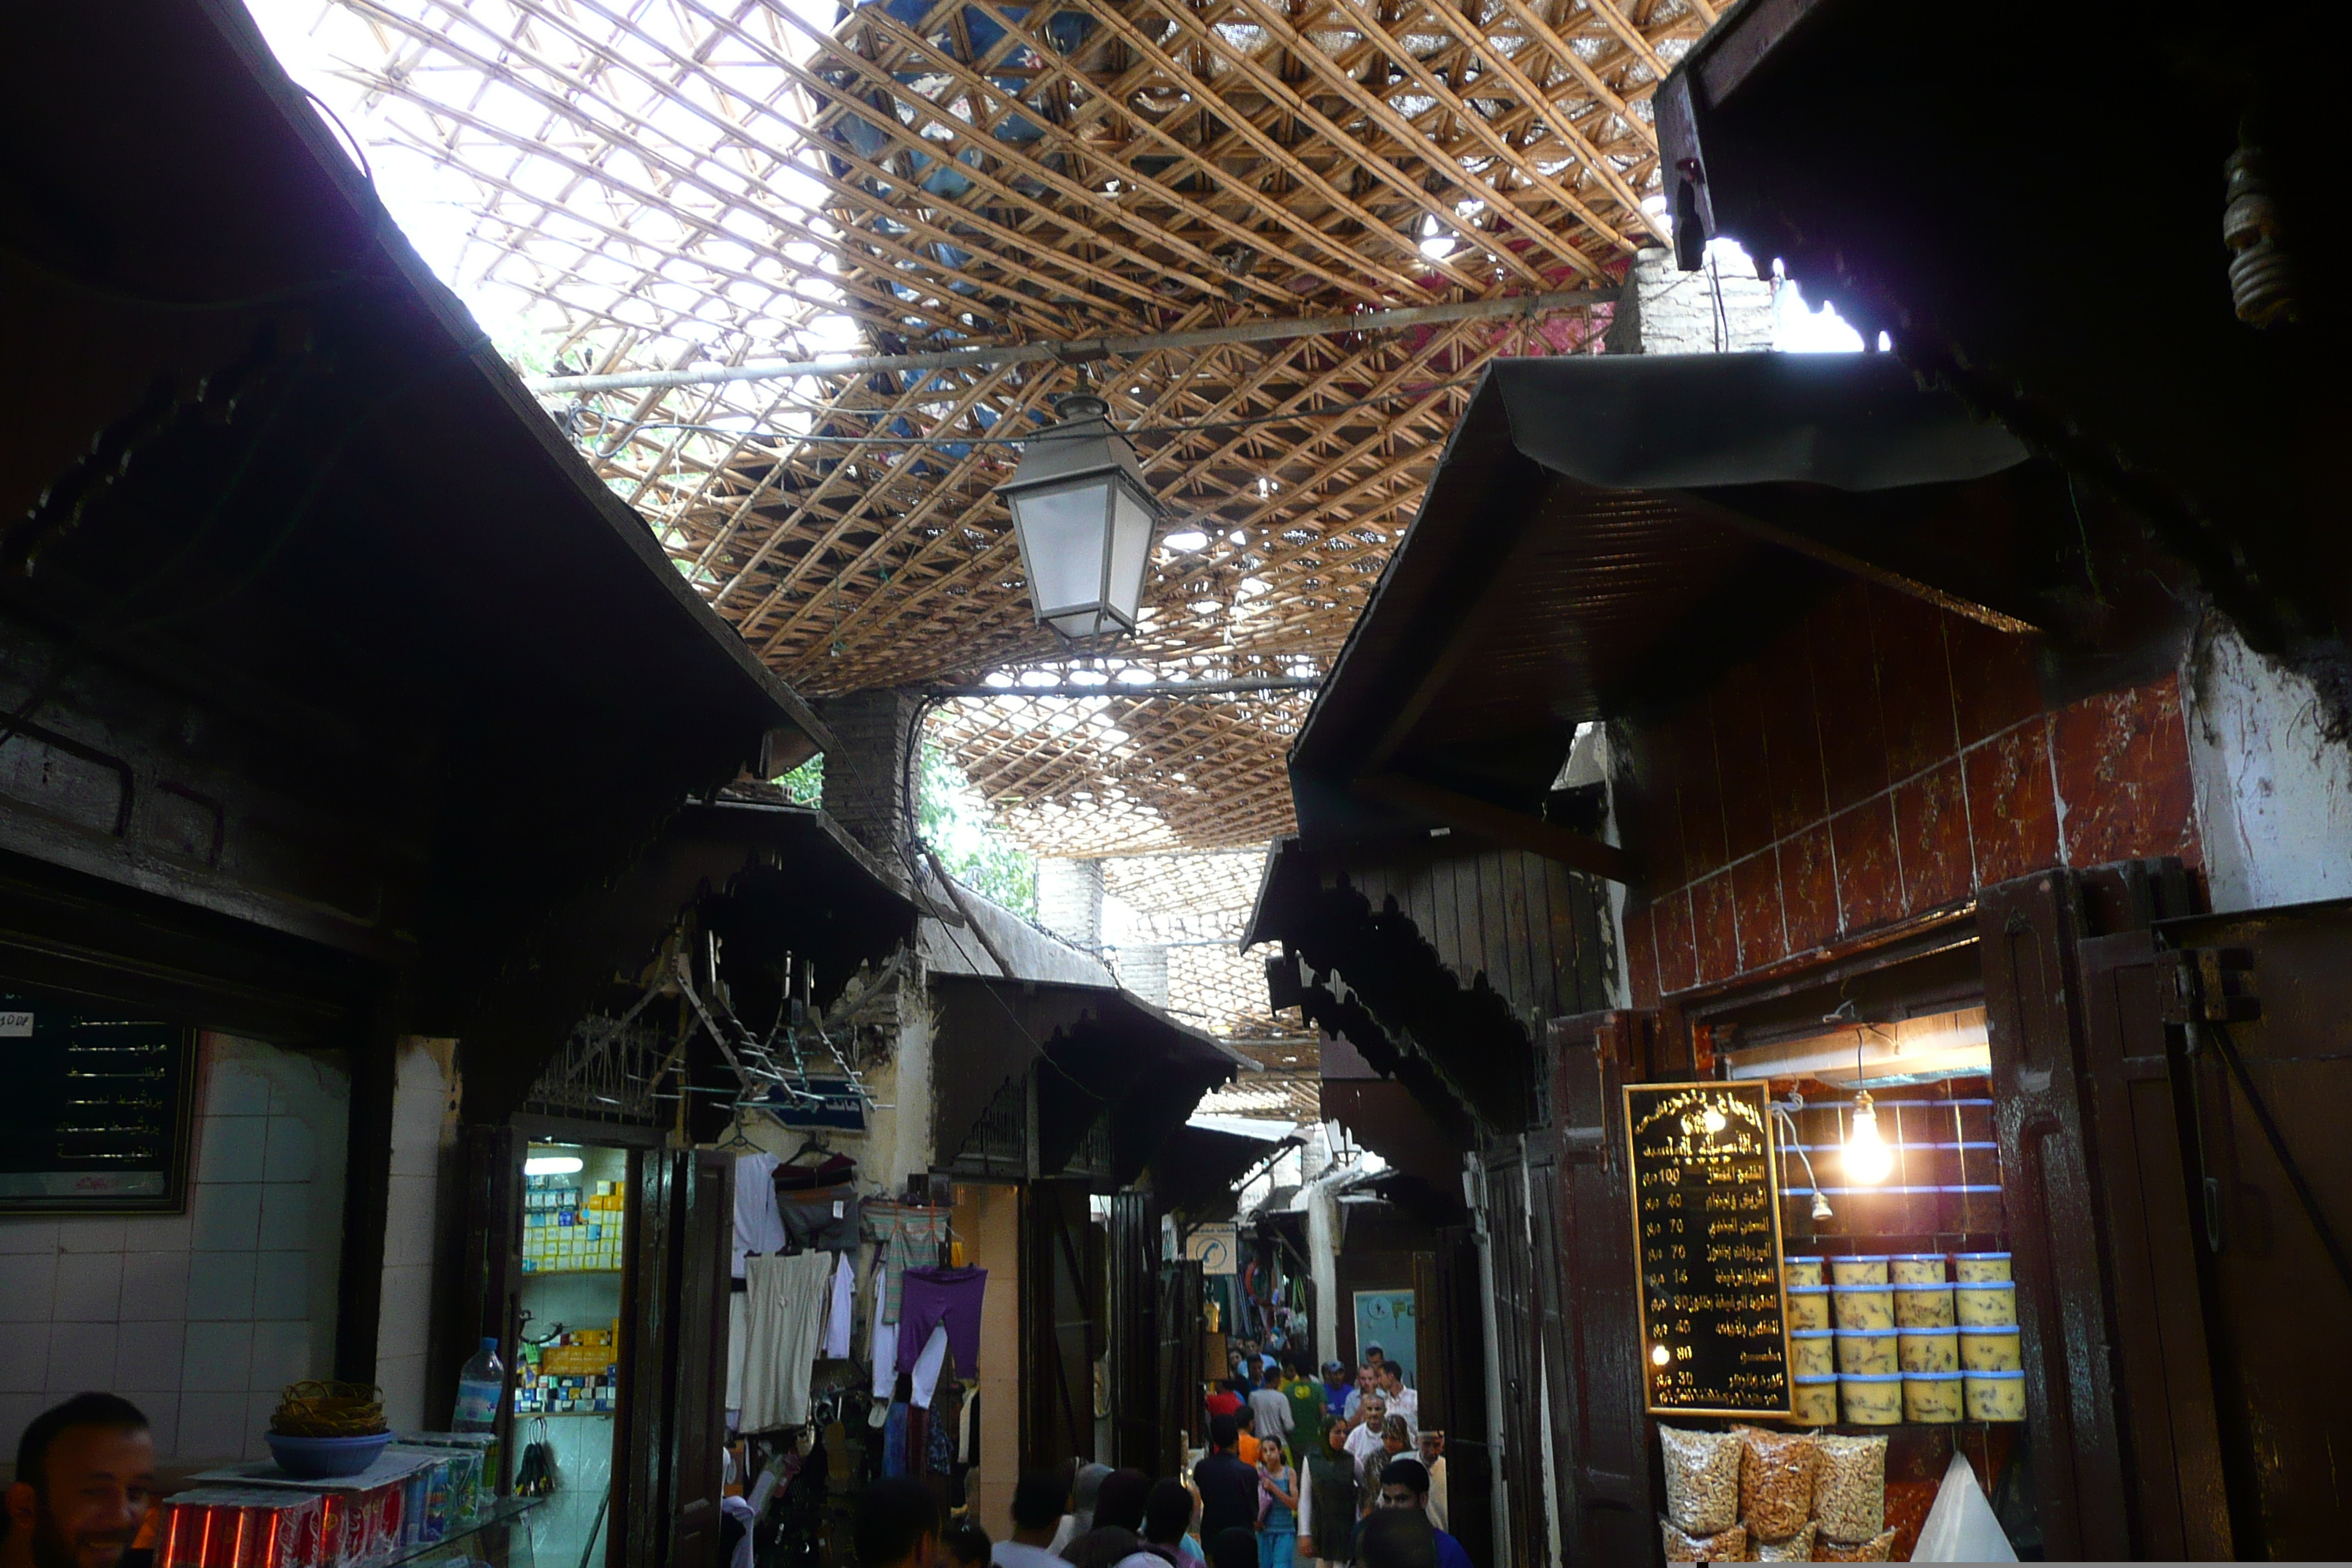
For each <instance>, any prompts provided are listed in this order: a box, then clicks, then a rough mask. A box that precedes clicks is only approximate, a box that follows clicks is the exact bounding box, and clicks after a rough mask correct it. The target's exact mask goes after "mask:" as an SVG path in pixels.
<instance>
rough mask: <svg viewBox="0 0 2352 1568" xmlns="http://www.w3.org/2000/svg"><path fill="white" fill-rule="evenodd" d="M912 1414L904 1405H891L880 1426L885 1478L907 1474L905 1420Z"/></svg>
mask: <svg viewBox="0 0 2352 1568" xmlns="http://www.w3.org/2000/svg"><path fill="white" fill-rule="evenodd" d="M912 1414H913V1413H912V1412H911V1411H909V1410H908V1408H907V1407H906V1406H905V1405H892V1406H890V1414H889V1416H888V1417H887V1419H886V1420H885V1421H884V1422H883V1424H882V1473H883V1474H884V1475H886V1476H903V1475H905V1474H906V1473H907V1418H908V1415H912Z"/></svg>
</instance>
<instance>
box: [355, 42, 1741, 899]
mask: <svg viewBox="0 0 2352 1568" xmlns="http://www.w3.org/2000/svg"><path fill="white" fill-rule="evenodd" d="M1717 9H1718V7H1717V6H1716V5H1711V4H1708V3H1707V0H1382V3H1381V4H1377V5H1367V4H1356V3H1353V0H1297V3H1291V4H1279V5H1277V4H1270V3H1267V0H1197V3H1191V4H1186V3H1180V0H1128V3H1123V4H1114V5H1100V4H1097V5H1086V6H1073V7H1068V8H1063V9H1050V8H1048V7H1045V6H1029V5H1000V4H995V3H992V0H945V3H940V4H931V3H929V0H883V3H879V4H871V5H858V6H856V7H854V8H846V9H844V10H842V11H840V12H838V13H837V14H836V13H835V12H833V11H831V10H830V9H829V8H828V9H825V10H823V11H817V10H811V9H796V8H795V7H794V6H793V5H791V4H789V3H787V0H330V4H329V5H328V6H327V14H328V19H329V20H330V21H331V22H336V23H339V24H340V26H339V30H338V32H337V34H336V37H337V53H338V55H339V58H341V61H342V64H343V68H344V69H345V70H346V72H347V74H349V75H350V76H351V77H352V79H354V80H355V81H357V82H358V83H359V84H360V85H361V86H362V87H363V88H364V89H366V90H367V92H368V94H369V102H370V108H369V112H368V114H367V117H366V121H367V122H366V124H365V125H364V127H362V131H361V134H362V139H363V140H366V141H369V142H375V143H377V144H385V143H395V144H398V145H400V146H402V147H404V148H406V149H408V150H410V151H411V152H414V153H423V154H424V155H425V156H426V157H428V158H430V159H432V160H434V161H436V162H438V163H445V164H446V165H449V166H450V167H452V168H454V169H456V170H457V171H459V172H460V173H462V174H464V175H465V176H467V179H469V180H470V182H471V187H472V189H473V190H474V191H476V192H477V193H478V208H477V209H476V211H475V213H474V216H472V219H471V224H470V229H469V236H470V242H471V244H472V245H473V246H474V247H477V249H476V251H475V255H474V261H473V265H475V266H477V267H480V268H486V269H487V272H488V275H490V276H492V277H494V278H495V279H498V280H499V281H501V282H503V283H505V284H508V285H510V286H512V287H514V288H516V289H521V290H523V291H525V292H526V293H528V294H530V296H532V297H534V299H535V300H539V301H541V302H542V303H543V305H544V306H545V307H546V311H545V313H546V314H547V316H548V317H549V319H550V320H551V321H554V322H556V323H558V326H557V329H556V330H555V331H554V332H553V334H552V337H551V342H549V344H548V345H547V346H546V350H545V353H544V355H543V358H541V359H540V360H539V361H538V363H534V364H533V366H532V367H531V368H534V369H538V370H541V371H544V370H549V369H557V370H570V371H579V372H592V371H593V372H604V371H614V370H626V369H646V368H658V369H674V368H678V367H682V366H688V365H694V364H700V363H719V364H725V363H741V362H743V361H746V360H751V359H766V358H778V357H786V358H802V357H814V356H816V355H819V354H822V353H834V354H839V353H900V352H914V351H929V350H937V349H950V348H968V347H972V346H976V345H982V344H991V343H998V342H1035V341H1052V342H1067V341H1073V340H1083V339H1087V338H1092V337H1097V336H1102V335H1117V334H1160V333H1167V332H1173V331H1185V330H1189V329H1193V328H1199V327H1210V326H1222V325H1227V324H1232V323H1234V322H1239V321H1248V320H1252V319H1257V318H1275V319H1282V318H1295V317H1298V316H1312V315H1328V314H1332V313H1338V312H1342V311H1349V310H1358V309H1380V308H1384V307H1396V306H1400V305H1415V304H1423V303H1433V302H1439V301H1447V300H1485V299H1494V298H1500V297H1508V296H1514V295H1522V294H1532V293H1537V292H1542V291H1546V290H1557V289H1577V288H1582V287H1588V286H1592V285H1595V284H1605V283H1606V282H1608V281H1609V280H1610V279H1612V277H1613V276H1614V275H1615V274H1616V273H1617V272H1619V271H1622V264H1623V261H1624V258H1626V257H1627V256H1629V255H1630V254H1631V252H1632V250H1633V248H1634V247H1636V246H1637V245H1642V244H1648V243H1653V242H1654V241H1653V239H1652V235H1653V234H1654V232H1656V230H1655V227H1654V225H1655V223H1656V221H1657V220H1654V219H1653V218H1652V217H1649V216H1645V215H1644V214H1643V210H1642V207H1641V202H1642V199H1643V196H1644V195H1649V194H1651V193H1653V192H1654V191H1655V190H1656V189H1657V186H1658V181H1657V172H1656V167H1655V165H1656V158H1657V152H1656V139H1655V135H1654V132H1653V129H1652V126H1651V122H1650V104H1649V95H1650V93H1651V91H1652V89H1654V86H1655V84H1656V82H1657V80H1658V79H1659V78H1660V77H1661V76H1662V75H1663V74H1664V71H1665V69H1667V68H1669V67H1670V66H1671V63H1672V62H1673V60H1675V58H1679V56H1680V55H1681V53H1682V52H1683V50H1685V48H1686V47H1688V45H1689V43H1690V42H1691V41H1692V40H1693V39H1694V38H1696V37H1697V36H1698V34H1699V33H1700V32H1701V31H1702V30H1703V29H1704V28H1705V27H1706V26H1707V25H1708V24H1709V23H1710V22H1712V21H1713V20H1714V18H1715V15H1716V13H1717ZM815 16H822V18H823V19H822V20H813V19H812V17H815ZM354 19H356V21H357V22H358V23H360V24H362V25H360V26H352V22H353V21H354ZM1606 315H1607V311H1606V308H1605V307H1602V308H1599V309H1597V310H1575V311H1570V312H1563V313H1557V314H1552V315H1549V316H1546V317H1541V318H1528V317H1525V316H1511V317H1501V318H1493V319H1488V320H1483V321H1461V322H1455V323H1452V324H1449V325H1444V326H1437V327H1424V328H1421V329H1416V330H1413V331H1402V332H1387V333H1364V334H1357V335H1353V336H1336V337H1333V336H1325V337H1307V338H1295V339H1289V340H1277V341H1270V342H1260V343H1254V344H1245V345H1224V346H1221V347H1216V348H1210V349H1197V348H1196V349H1183V350H1178V349H1162V350H1159V351H1156V352H1152V353H1141V354H1137V355H1134V356H1129V357H1120V358H1113V359H1103V360H1097V361H1095V362H1092V363H1060V362H1047V363H1042V364H1032V365H1023V366H1013V367H994V368H982V369H965V370H959V371H948V372H939V371H933V372H922V373H895V374H860V375H854V376H849V375H845V376H835V377H832V378H829V379H799V380H792V381H761V382H743V383H733V384H725V385H717V386H698V387H691V388H681V389H674V390H670V391H666V392H654V393H641V392H622V393H606V394H600V395H591V396H586V397H571V398H567V397H563V396H554V397H551V399H550V408H551V413H552V414H553V415H554V416H556V417H558V418H559V419H561V420H562V421H563V422H564V423H565V425H566V426H567V427H568V428H569V429H570V430H571V431H572V434H573V436H574V437H575V438H576V439H578V440H579V442H580V443H581V444H582V446H583V448H585V449H586V450H587V451H588V452H589V453H590V454H591V455H592V456H593V458H594V460H595V461H596V462H597V464H598V465H599V467H600V468H602V470H603V471H604V474H605V475H606V477H607V479H608V480H609V482H610V483H611V484H612V485H613V486H614V488H615V489H617V490H618V491H619V492H620V493H621V494H622V495H624V496H625V497H626V498H627V499H628V500H630V501H631V502H632V503H633V504H634V505H635V506H636V507H637V508H638V509H639V510H641V511H642V512H643V513H644V514H645V515H646V518H647V520H648V521H650V522H651V524H652V525H653V527H654V528H655V530H656V532H657V534H658V535H659V536H660V537H661V539H662V540H663V542H664V543H665V545H666V547H667V550H668V552H669V553H670V555H671V556H672V558H673V559H674V560H675V561H676V562H677V565H678V567H679V569H680V570H681V571H682V572H684V573H686V574H688V576H689V578H690V579H691V580H692V581H693V582H694V583H695V584H697V585H698V587H700V588H701V589H702V591H703V592H704V593H706V594H707V595H709V599H710V602H711V603H712V604H713V605H715V606H716V607H717V609H718V610H719V613H720V614H721V615H722V616H725V617H726V618H728V619H729V620H730V621H731V622H733V623H734V624H735V625H736V626H738V627H740V629H741V631H742V634H743V636H744V637H745V638H746V639H747V640H748V641H749V642H750V643H751V646H752V647H754V648H756V649H757V650H758V651H759V652H760V654H761V657H762V658H765V659H766V660H767V661H768V662H769V663H770V664H772V666H773V667H774V668H776V669H777V670H778V671H780V672H781V673H782V674H783V675H784V676H785V677H787V678H788V679H790V680H792V681H793V683H794V684H795V685H796V686H798V687H799V688H800V689H803V691H806V692H809V693H812V694H814V695H820V696H821V695H824V694H828V693H833V692H840V691H846V690H853V689H860V688H864V687H869V686H876V685H885V684H889V685H898V684H910V683H920V682H929V681H935V680H953V681H970V680H972V679H976V678H978V677H980V676H982V675H983V674H985V673H987V672H989V671H994V670H1003V669H1006V668H1013V667H1024V668H1049V669H1053V670H1055V671H1057V672H1062V673H1067V672H1068V671H1070V670H1072V669H1074V668H1096V669H1099V670H1100V671H1102V672H1103V673H1104V674H1106V675H1107V676H1115V675H1117V674H1118V672H1120V671H1121V670H1128V671H1140V672H1142V673H1143V675H1144V676H1146V677H1148V678H1150V679H1165V678H1167V677H1168V676H1170V675H1171V674H1175V675H1178V676H1180V677H1181V678H1185V679H1234V678H1246V677H1251V676H1255V675H1262V674H1268V673H1276V674H1284V675H1292V674H1297V673H1301V672H1306V673H1312V672H1314V671H1316V670H1318V669H1320V668H1325V667H1326V666H1327V665H1328V660H1329V658H1330V657H1331V655H1332V654H1333V653H1334V652H1335V651H1336V649H1337V648H1338V647H1339V642H1340V640H1341V639H1342V638H1343V637H1345V635H1346V633H1347V630H1348V628H1349V626H1350V625H1351V624H1352V623H1353V621H1354V619H1355V617H1356V615H1357V613H1358V612H1359V610H1360V609H1361V607H1362V605H1363V604H1364V602H1365V599H1366V596H1367V595H1368V593H1369V591H1370V586H1371V584H1372V583H1373V581H1374V580H1375V578H1376V577H1377V575H1378V574H1379V572H1380V569H1381V565H1382V563H1384V562H1385V561H1386V560H1387V558H1388V554H1389V552H1390V551H1391V548H1392V547H1393V546H1394V544H1395V542H1396V541H1397V538H1398V536H1399V534H1400V533H1401V531H1402V530H1403V529H1404V527H1405V526H1406V525H1407V524H1408V523H1409V522H1410V521H1411V519H1412V515H1413V512H1414V510H1415V508H1416V507H1417V505H1418V504H1419V501H1420V499H1421V495H1422V491H1423V487H1424V485H1425V483H1426V480H1427V477H1428V474H1429V471H1430V469H1431V468H1432V466H1433V463H1434V461H1435V459H1436V458H1437V455H1438V453H1439V451H1440V449H1441V448H1442V447H1443V445H1444V440H1445V437H1446V436H1447V434H1448V432H1449V431H1450V430H1451V428H1452V426H1453V424H1454V418H1455V417H1456V416H1457V415H1458V413H1459V411H1460V409H1461V407H1462V405H1463V403H1464V400H1465V396H1466V394H1467V383H1468V382H1469V381H1470V380H1472V379H1473V378H1474V377H1475V374H1476V373H1477V370H1478V368H1479V367H1480V366H1481V365H1482V364H1483V363H1486V361H1487V360H1488V359H1490V358H1493V357H1495V356H1496V355H1498V354H1518V353H1563V352H1574V351H1576V350H1578V349H1580V348H1582V347H1584V346H1585V345H1586V344H1587V342H1589V341H1590V339H1591V337H1592V335H1593V334H1594V333H1596V332H1597V331H1599V330H1600V329H1601V327H1603V326H1605V324H1606ZM1082 387H1083V388H1086V389H1089V390H1093V391H1096V392H1098V393H1100V394H1101V395H1105V396H1107V397H1108V399H1109V401H1110V403H1111V405H1112V408H1113V410H1114V416H1115V417H1116V418H1118V420H1119V421H1120V422H1122V423H1123V424H1125V425H1127V426H1132V427H1135V428H1136V429H1137V430H1138V432H1139V434H1138V436H1137V438H1136V439H1137V445H1138V447H1139V449H1140V450H1141V451H1142V452H1143V454H1144V457H1145V461H1146V468H1147V472H1148V473H1149V475H1150V479H1151V482H1152V483H1153V485H1154V486H1155V488H1156V489H1157V491H1158V493H1159V494H1160V497H1161V498H1162V500H1164V501H1165V502H1166V503H1167V504H1168V506H1169V508H1170V510H1171V514H1172V516H1173V521H1171V524H1170V531H1171V532H1175V533H1185V532H1189V533H1192V534H1193V535H1197V536H1202V542H1199V543H1198V544H1197V547H1195V548H1192V549H1188V550H1176V549H1168V548H1163V549H1162V550H1161V551H1160V553H1159V555H1158V558H1157V559H1156V561H1155V563H1154V570H1153V575H1152V579H1151V582H1150V586H1149V587H1148V589H1147V594H1146V605H1147V608H1146V612H1145V617H1144V624H1143V626H1142V627H1141V629H1140V631H1139V634H1138V635H1137V637H1134V638H1133V639H1131V641H1130V642H1129V644H1128V645H1127V646H1126V647H1121V648H1119V649H1118V650H1117V651H1116V653H1115V654H1113V655H1112V656H1111V657H1110V658H1108V660H1100V659H1097V660H1093V661H1080V662H1079V663H1078V664H1075V665H1074V664H1073V663H1072V662H1071V661H1069V660H1068V659H1067V658H1066V656H1065V655H1064V650H1061V649H1059V648H1057V647H1056V645H1055V642H1054V640H1053V638H1052V637H1051V635H1050V634H1048V633H1045V632H1043V631H1040V630H1039V629H1037V628H1036V627H1034V626H1033V625H1032V624H1031V616H1030V610H1029V605H1028V600H1027V592H1026V586H1025V584H1024V580H1023V577H1022V574H1021V568H1020V561H1019V556H1018V553H1017V551H1016V550H1015V547H1014V544H1013V534H1012V530H1011V526H1010V522H1009V520H1008V518H1007V517H1006V515H1005V512H1004V510H1003V507H1002V505H1001V504H1000V503H999V502H997V501H996V500H994V499H993V497H992V495H991V494H990V491H991V489H992V487H993V486H995V485H996V484H999V483H1001V482H1002V481H1003V479H1004V478H1005V477H1006V476H1007V474H1008V473H1009V472H1010V469H1011V466H1012V464H1013V460H1014V458H1015V457H1016V455H1017V454H1016V449H1015V448H1014V447H1013V446H1012V445H1011V444H1009V443H1008V442H1006V441H1005V440H1004V439H1003V437H1004V436H1005V435H1007V434H1009V433H1014V432H1018V431H1021V430H1024V429H1026V428H1031V427H1034V424H1035V423H1036V421H1037V420H1039V419H1041V418H1044V417H1049V416H1050V409H1051V405H1052V400H1053V399H1054V398H1055V396H1056V395H1060V394H1063V393H1066V392H1070V391H1075V390H1078V389H1080V388H1082ZM990 436H993V437H995V439H994V440H993V441H987V440H974V439H970V438H974V437H990ZM956 437H965V438H967V439H963V440H958V439H955V438H956ZM943 443H944V444H943ZM1133 678H1134V677H1133V676H1132V675H1130V676H1129V679H1133ZM1115 689H1116V688H1115V687H1114V688H1112V690H1114V691H1115ZM1302 710H1303V702H1302V700H1300V699H1298V698H1297V697H1295V696H1294V697H1288V698H1278V699H1266V698H1248V697H1239V698H1233V699H1230V700H1222V699H1221V700H1200V699H1194V700H1181V701H1178V700H1148V699H1119V698H1116V697H1106V698H1104V699H1099V700H1097V699H1089V700H1085V704H1084V705H1083V707H1082V710H1079V717H1078V718H1076V719H1075V720H1074V719H1073V718H1072V717H1071V714H1072V712H1073V707H1072V704H1070V703H1068V702H1066V701H1059V700H1025V701H1024V700H1015V699H1013V698H1008V699H1006V700H996V701H982V702H965V703H959V704H954V705H951V706H950V708H949V709H947V710H945V711H944V712H943V714H942V716H941V719H940V722H941V723H942V724H943V725H944V728H943V730H942V731H940V732H941V733H943V734H944V736H945V737H946V738H947V739H948V740H949V742H950V743H951V744H952V745H953V747H954V749H955V750H956V752H958V754H959V756H960V757H961V759H962V760H963V761H964V762H965V763H966V764H967V766H968V768H969V771H971V773H972V775H973V777H974V781H975V783H977V784H980V786H981V788H982V790H983V792H985V793H986V794H987V795H989V797H990V798H991V799H992V801H994V802H995V803H996V804H997V805H998V806H999V807H1000V808H1001V809H1003V811H1004V812H1005V813H1006V814H1007V818H1008V820H1009V821H1010V822H1011V823H1012V824H1013V826H1014V827H1015V829H1016V831H1018V832H1020V833H1022V834H1023V835H1024V837H1027V838H1028V839H1029V840H1030V841H1031V842H1032V843H1033V844H1034V845H1035V846H1036V847H1039V848H1040V849H1042V850H1045V851H1046V852H1048V853H1058V854H1080V855H1084V854H1098V853H1116V852H1119V851H1122V850H1125V851H1129V852H1132V851H1135V850H1139V849H1147V848H1168V847H1178V846H1195V847H1201V846H1218V845H1239V844H1246V843H1255V842H1263V841H1264V840H1265V837H1267V836H1268V834H1270V833H1272V832H1276V831H1280V830H1282V829H1283V828H1285V827H1286V826H1287V824H1288V812H1289V799H1288V790H1287V785H1286V781H1285V780H1284V777H1283V770H1282V765H1281V763H1282V752H1283V751H1284V749H1285V748H1286V745H1287V744H1288V738H1289V734H1290V731H1291V730H1292V729H1293V728H1294V727H1295V725H1296V723H1297V719H1298V717H1299V715H1300V713H1301V711H1302Z"/></svg>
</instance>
